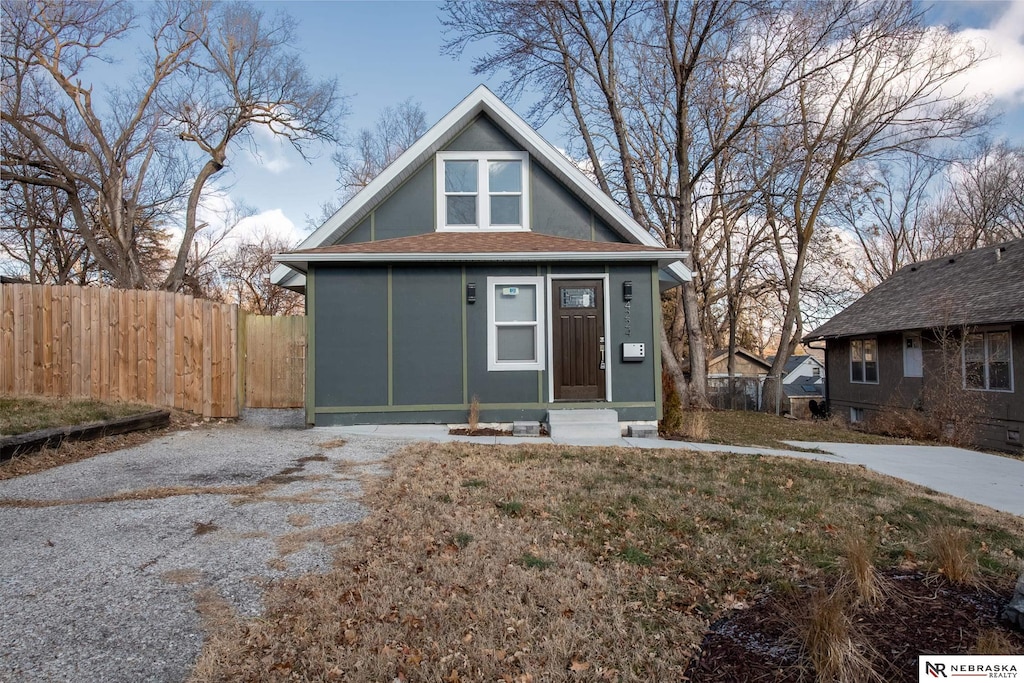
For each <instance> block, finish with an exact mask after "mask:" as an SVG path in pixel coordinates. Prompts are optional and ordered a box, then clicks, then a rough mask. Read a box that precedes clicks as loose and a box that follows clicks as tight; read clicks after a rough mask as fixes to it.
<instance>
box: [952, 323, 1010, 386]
mask: <svg viewBox="0 0 1024 683" xmlns="http://www.w3.org/2000/svg"><path fill="white" fill-rule="evenodd" d="M1011 349H1012V342H1011V339H1010V331H1009V330H991V331H984V332H972V333H970V334H968V335H966V337H964V346H963V363H964V386H965V387H966V388H968V389H980V390H982V391H1009V392H1012V391H1013V353H1012V351H1011Z"/></svg>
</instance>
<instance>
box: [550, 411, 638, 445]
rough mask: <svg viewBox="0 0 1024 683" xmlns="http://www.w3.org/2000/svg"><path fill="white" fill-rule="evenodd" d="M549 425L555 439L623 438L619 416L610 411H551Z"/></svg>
mask: <svg viewBox="0 0 1024 683" xmlns="http://www.w3.org/2000/svg"><path fill="white" fill-rule="evenodd" d="M547 425H548V433H549V434H550V435H551V438H553V439H555V438H559V439H580V438H583V439H618V438H620V437H621V436H622V428H621V427H619V414H618V413H617V412H615V411H614V410H608V409H567V410H549V411H548V419H547Z"/></svg>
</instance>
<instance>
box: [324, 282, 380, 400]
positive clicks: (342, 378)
mask: <svg viewBox="0 0 1024 683" xmlns="http://www.w3.org/2000/svg"><path fill="white" fill-rule="evenodd" d="M315 288H316V289H315V291H316V295H315V299H314V301H313V302H310V303H311V304H312V305H311V306H310V308H311V309H312V310H309V311H307V313H308V314H309V315H311V316H315V321H314V322H315V325H316V328H315V335H316V339H315V343H316V351H317V353H316V356H315V357H314V361H315V362H314V365H313V368H314V372H313V376H314V377H315V378H316V384H315V393H314V402H315V405H318V406H319V405H359V404H369V405H386V404H387V402H388V385H387V382H382V381H381V378H382V377H387V374H388V326H387V321H388V318H387V314H388V281H387V270H386V269H381V268H370V267H356V268H348V269H346V272H345V273H344V276H342V273H341V272H339V271H337V270H334V269H323V270H322V271H318V272H317V274H316V283H315ZM337 358H345V359H346V362H345V363H344V364H340V363H337V362H335V359H337Z"/></svg>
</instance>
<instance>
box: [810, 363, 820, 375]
mask: <svg viewBox="0 0 1024 683" xmlns="http://www.w3.org/2000/svg"><path fill="white" fill-rule="evenodd" d="M811 377H821V368H819V367H818V366H817V365H815V366H814V367H812V368H811Z"/></svg>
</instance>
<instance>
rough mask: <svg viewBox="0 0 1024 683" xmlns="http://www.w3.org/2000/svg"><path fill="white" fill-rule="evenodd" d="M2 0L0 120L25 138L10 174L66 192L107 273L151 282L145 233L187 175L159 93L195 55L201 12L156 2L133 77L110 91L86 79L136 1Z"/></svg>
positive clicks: (126, 26)
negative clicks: (99, 90) (101, 91)
mask: <svg viewBox="0 0 1024 683" xmlns="http://www.w3.org/2000/svg"><path fill="white" fill-rule="evenodd" d="M3 9H4V14H5V15H6V16H7V18H8V30H5V31H4V37H3V82H4V93H3V112H2V120H3V124H4V125H5V126H6V127H8V128H9V130H10V131H11V132H10V134H9V136H10V137H14V136H17V137H18V138H19V139H20V142H21V143H23V144H18V145H17V146H16V147H14V148H13V149H8V148H5V150H4V157H3V177H4V179H5V180H8V181H16V182H20V183H26V184H30V185H35V186H41V187H52V188H55V189H57V190H60V191H62V192H63V193H64V194H65V196H66V197H67V204H68V208H69V210H70V214H71V216H72V217H73V219H74V224H75V228H76V230H77V232H78V234H79V235H80V236H81V238H82V240H83V241H84V243H85V244H86V246H87V248H88V250H89V253H90V256H91V258H92V259H94V260H95V262H96V263H97V265H98V266H99V267H100V268H101V269H102V270H103V271H104V272H105V273H106V274H107V276H108V277H109V278H110V279H111V281H112V282H113V283H114V284H116V285H117V286H120V287H138V288H145V287H147V286H149V285H150V284H151V280H150V276H151V275H152V273H153V271H154V270H155V268H154V265H153V264H152V263H144V262H143V259H144V258H145V252H144V250H143V249H142V244H143V243H144V242H146V241H147V239H148V238H147V236H146V235H145V231H146V230H147V229H150V228H153V227H156V226H157V225H158V224H159V222H160V219H161V217H162V216H164V215H165V214H166V212H167V211H169V210H170V209H171V208H173V204H174V202H175V200H176V199H177V198H178V197H179V196H180V194H179V193H180V183H181V181H182V180H183V179H184V174H183V173H182V169H181V167H180V166H179V165H178V164H177V163H176V161H177V160H176V159H175V157H174V154H173V150H172V149H171V148H170V147H169V145H168V143H169V139H168V137H167V136H166V134H165V133H166V131H165V130H164V128H163V124H164V119H163V118H162V117H161V115H160V113H159V111H158V109H157V108H156V106H155V98H156V95H157V92H158V90H159V89H160V88H161V87H163V86H164V84H166V83H167V82H169V81H170V80H171V79H172V78H173V77H174V76H175V75H176V74H177V73H178V72H179V70H180V69H181V67H182V65H183V64H184V63H185V61H186V60H187V59H188V57H189V54H190V51H191V50H192V48H193V45H194V43H195V32H194V31H191V30H190V31H185V30H183V29H182V26H183V25H185V24H186V23H188V22H189V21H192V20H193V19H192V17H194V16H196V15H195V14H194V13H192V12H190V11H188V8H187V7H186V6H184V5H182V4H181V3H176V2H166V3H162V4H159V5H154V6H153V11H154V14H153V17H154V20H153V23H152V26H151V32H150V35H151V36H152V43H151V48H150V50H149V51H148V52H146V53H144V54H142V55H140V64H142V65H143V66H142V68H141V72H140V77H139V79H138V81H137V84H129V85H125V86H123V87H116V88H110V89H109V96H108V97H107V98H106V99H103V98H99V97H96V93H95V92H94V88H93V87H92V86H90V85H86V84H85V83H84V78H85V76H86V71H87V68H88V67H89V65H90V64H91V63H93V62H96V61H101V60H104V59H106V54H107V51H108V50H109V48H111V46H112V45H113V44H114V43H115V42H117V41H118V40H120V39H122V38H124V37H125V36H127V35H128V34H129V32H130V31H131V30H132V27H133V25H134V23H135V21H136V19H137V18H136V17H135V15H134V7H133V6H132V5H131V4H130V3H125V2H118V1H117V0H113V1H109V2H95V3H71V2H34V3H27V2H25V3H22V2H16V1H14V0H10V1H8V0H5V2H4V3H3ZM179 17H186V19H184V20H181V19H179ZM6 135H7V134H5V136H6ZM149 237H152V235H150V236H149ZM150 241H151V240H150Z"/></svg>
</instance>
